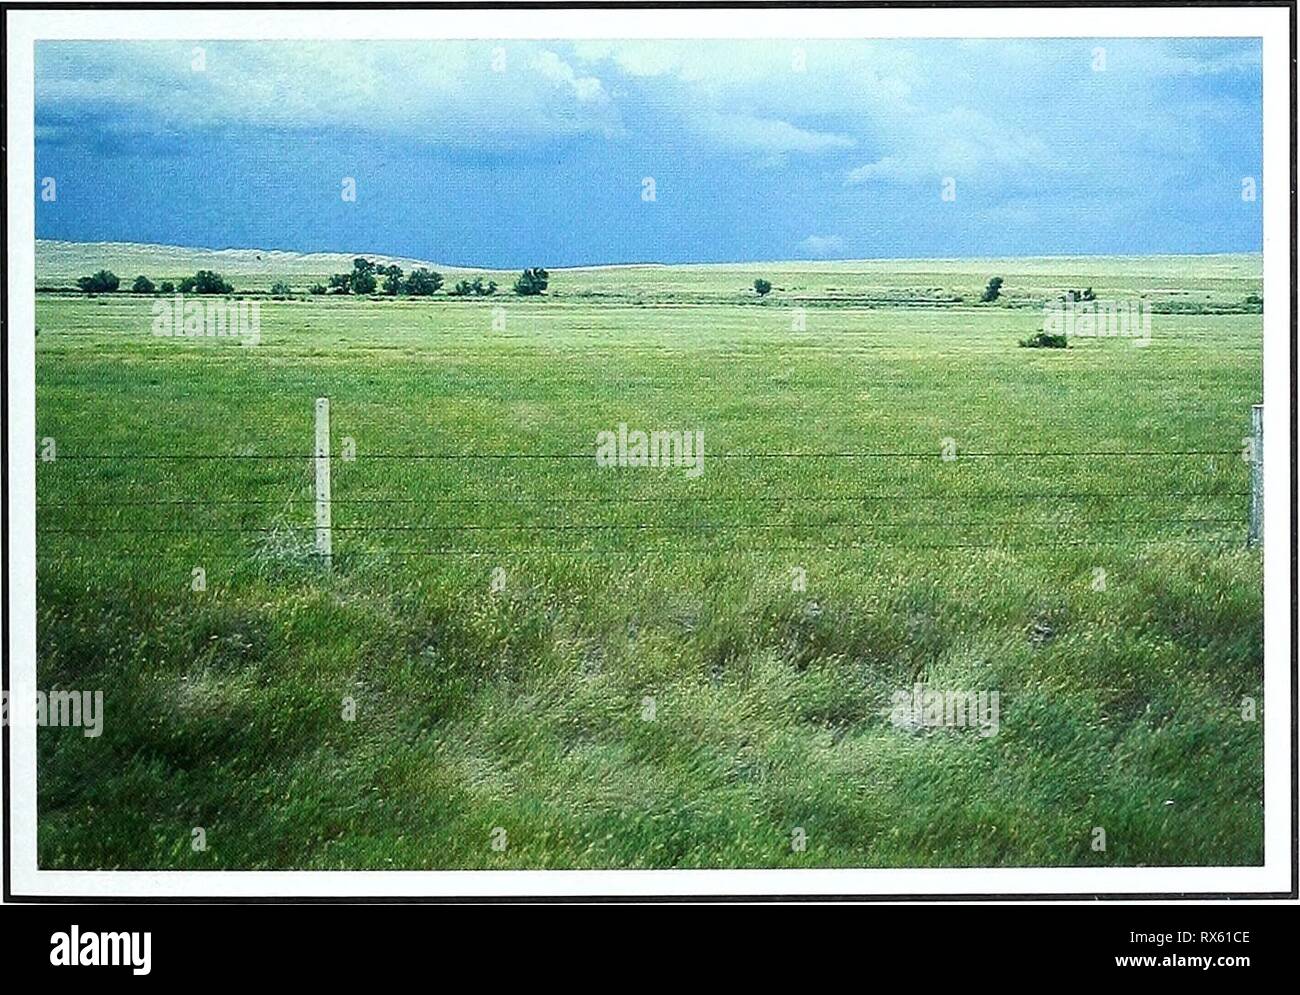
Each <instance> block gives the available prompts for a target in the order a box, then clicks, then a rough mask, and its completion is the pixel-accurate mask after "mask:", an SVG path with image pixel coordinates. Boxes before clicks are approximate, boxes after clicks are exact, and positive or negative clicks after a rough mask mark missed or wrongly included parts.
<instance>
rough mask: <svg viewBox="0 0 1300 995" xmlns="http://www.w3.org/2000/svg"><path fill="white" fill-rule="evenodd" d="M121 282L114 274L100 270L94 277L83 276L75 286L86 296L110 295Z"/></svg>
mask: <svg viewBox="0 0 1300 995" xmlns="http://www.w3.org/2000/svg"><path fill="white" fill-rule="evenodd" d="M120 283H121V281H120V280H119V279H118V278H117V276H116V274H114V273H112V272H111V271H109V270H106V269H102V270H100V271H99V272H98V273H96V274H95V275H94V276H83V277H81V278H80V279H78V280H77V286H78V287H80V288H81V289H82V290H84V291H85V292H86V293H88V294H111V293H113V292H114V291H115V290H117V288H118V286H119V285H120Z"/></svg>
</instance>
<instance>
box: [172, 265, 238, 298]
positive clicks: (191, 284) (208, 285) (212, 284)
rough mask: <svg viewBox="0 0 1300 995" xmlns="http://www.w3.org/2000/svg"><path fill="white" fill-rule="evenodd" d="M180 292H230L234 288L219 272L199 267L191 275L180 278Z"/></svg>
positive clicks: (232, 291)
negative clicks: (199, 268)
mask: <svg viewBox="0 0 1300 995" xmlns="http://www.w3.org/2000/svg"><path fill="white" fill-rule="evenodd" d="M180 290H181V293H182V294H231V293H234V291H235V288H234V287H232V286H231V285H230V284H229V283H227V282H226V281H225V279H223V278H222V276H221V274H220V273H214V272H213V271H212V270H210V269H201V270H199V271H198V272H197V273H195V274H194V275H193V276H187V277H185V279H183V280H181V287H180Z"/></svg>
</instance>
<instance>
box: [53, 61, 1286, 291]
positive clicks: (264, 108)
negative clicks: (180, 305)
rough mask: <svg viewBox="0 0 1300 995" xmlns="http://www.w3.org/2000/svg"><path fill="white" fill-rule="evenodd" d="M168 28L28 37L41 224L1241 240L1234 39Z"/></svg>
mask: <svg viewBox="0 0 1300 995" xmlns="http://www.w3.org/2000/svg"><path fill="white" fill-rule="evenodd" d="M195 44H196V43H192V42H144V43H137V42H41V43H39V44H38V45H37V51H36V170H37V172H36V175H37V177H38V179H39V178H42V177H47V176H52V177H54V178H55V179H56V181H57V184H58V188H57V189H58V197H57V199H56V200H55V201H53V202H47V201H44V200H42V199H41V198H40V197H39V192H38V196H37V199H36V230H37V235H38V237H41V238H56V239H68V240H76V241H132V242H159V243H168V244H181V245H195V246H206V247H210V248H226V247H257V248H267V249H290V250H299V251H346V252H377V253H378V252H382V253H389V254H393V255H403V256H411V257H416V258H423V259H430V260H435V261H438V262H443V263H448V264H463V265H478V266H484V267H488V266H491V267H508V268H516V267H520V266H525V265H545V266H570V265H579V264H584V263H618V262H642V261H657V262H668V263H673V262H720V261H745V260H786V259H822V258H845V259H854V258H888V257H945V256H1001V255H1060V254H1100V253H1125V254H1141V253H1165V252H1175V253H1178V252H1187V253H1203V252H1240V251H1252V252H1253V251H1259V250H1260V248H1261V231H1262V228H1261V210H1262V207H1263V201H1264V191H1263V187H1262V184H1261V185H1260V187H1259V199H1258V200H1257V201H1255V202H1249V201H1244V200H1243V199H1242V194H1241V190H1242V178H1243V177H1255V178H1258V177H1259V174H1260V163H1261V155H1262V138H1261V134H1262V121H1261V85H1262V83H1261V71H1260V43H1259V41H1258V40H1257V39H1125V40H1121V39H1097V40H1092V39H1033V40H989V41H961V40H956V41H949V40H881V41H860V42H845V41H825V40H823V41H807V42H799V41H708V42H695V41H691V42H675V41H670V42H655V41H627V42H619V41H592V42H564V41H528V42H525V41H502V42H494V41H482V42H478V41H464V42H461V41H452V42H424V41H418V42H417V41H412V42H337V43H336V42H329V43H316V42H222V43H216V42H214V43H208V44H204V45H203V46H202V47H203V49H204V54H203V65H202V68H201V69H196V68H195V62H194V60H195V52H194V47H195ZM1099 49H1101V50H1104V51H1103V52H1102V53H1100V56H1099V53H1098V50H1099ZM345 177H351V178H354V179H355V181H356V200H355V201H354V202H350V201H345V200H344V199H343V197H342V196H341V194H342V188H343V179H344V178H345ZM647 177H651V178H653V180H654V195H655V197H654V200H653V201H647V200H646V199H644V195H643V191H644V189H645V184H644V180H645V178H647ZM948 178H951V180H952V181H953V184H954V185H953V189H955V192H956V197H955V199H953V200H945V199H944V198H943V191H944V183H945V180H946V179H948Z"/></svg>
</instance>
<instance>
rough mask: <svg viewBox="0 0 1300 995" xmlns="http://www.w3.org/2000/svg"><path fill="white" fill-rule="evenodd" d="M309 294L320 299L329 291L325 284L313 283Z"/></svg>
mask: <svg viewBox="0 0 1300 995" xmlns="http://www.w3.org/2000/svg"><path fill="white" fill-rule="evenodd" d="M307 293H309V294H314V295H315V296H317V297H319V296H320V295H321V294H324V293H328V291H327V290H326V289H325V284H323V283H313V284H312V285H311V289H310V290H308V291H307Z"/></svg>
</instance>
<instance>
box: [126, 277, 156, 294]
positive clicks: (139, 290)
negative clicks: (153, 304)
mask: <svg viewBox="0 0 1300 995" xmlns="http://www.w3.org/2000/svg"><path fill="white" fill-rule="evenodd" d="M153 292H154V285H153V281H152V280H150V279H149V278H148V277H147V276H137V277H136V278H135V283H133V284H131V293H133V294H152V293H153Z"/></svg>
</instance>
